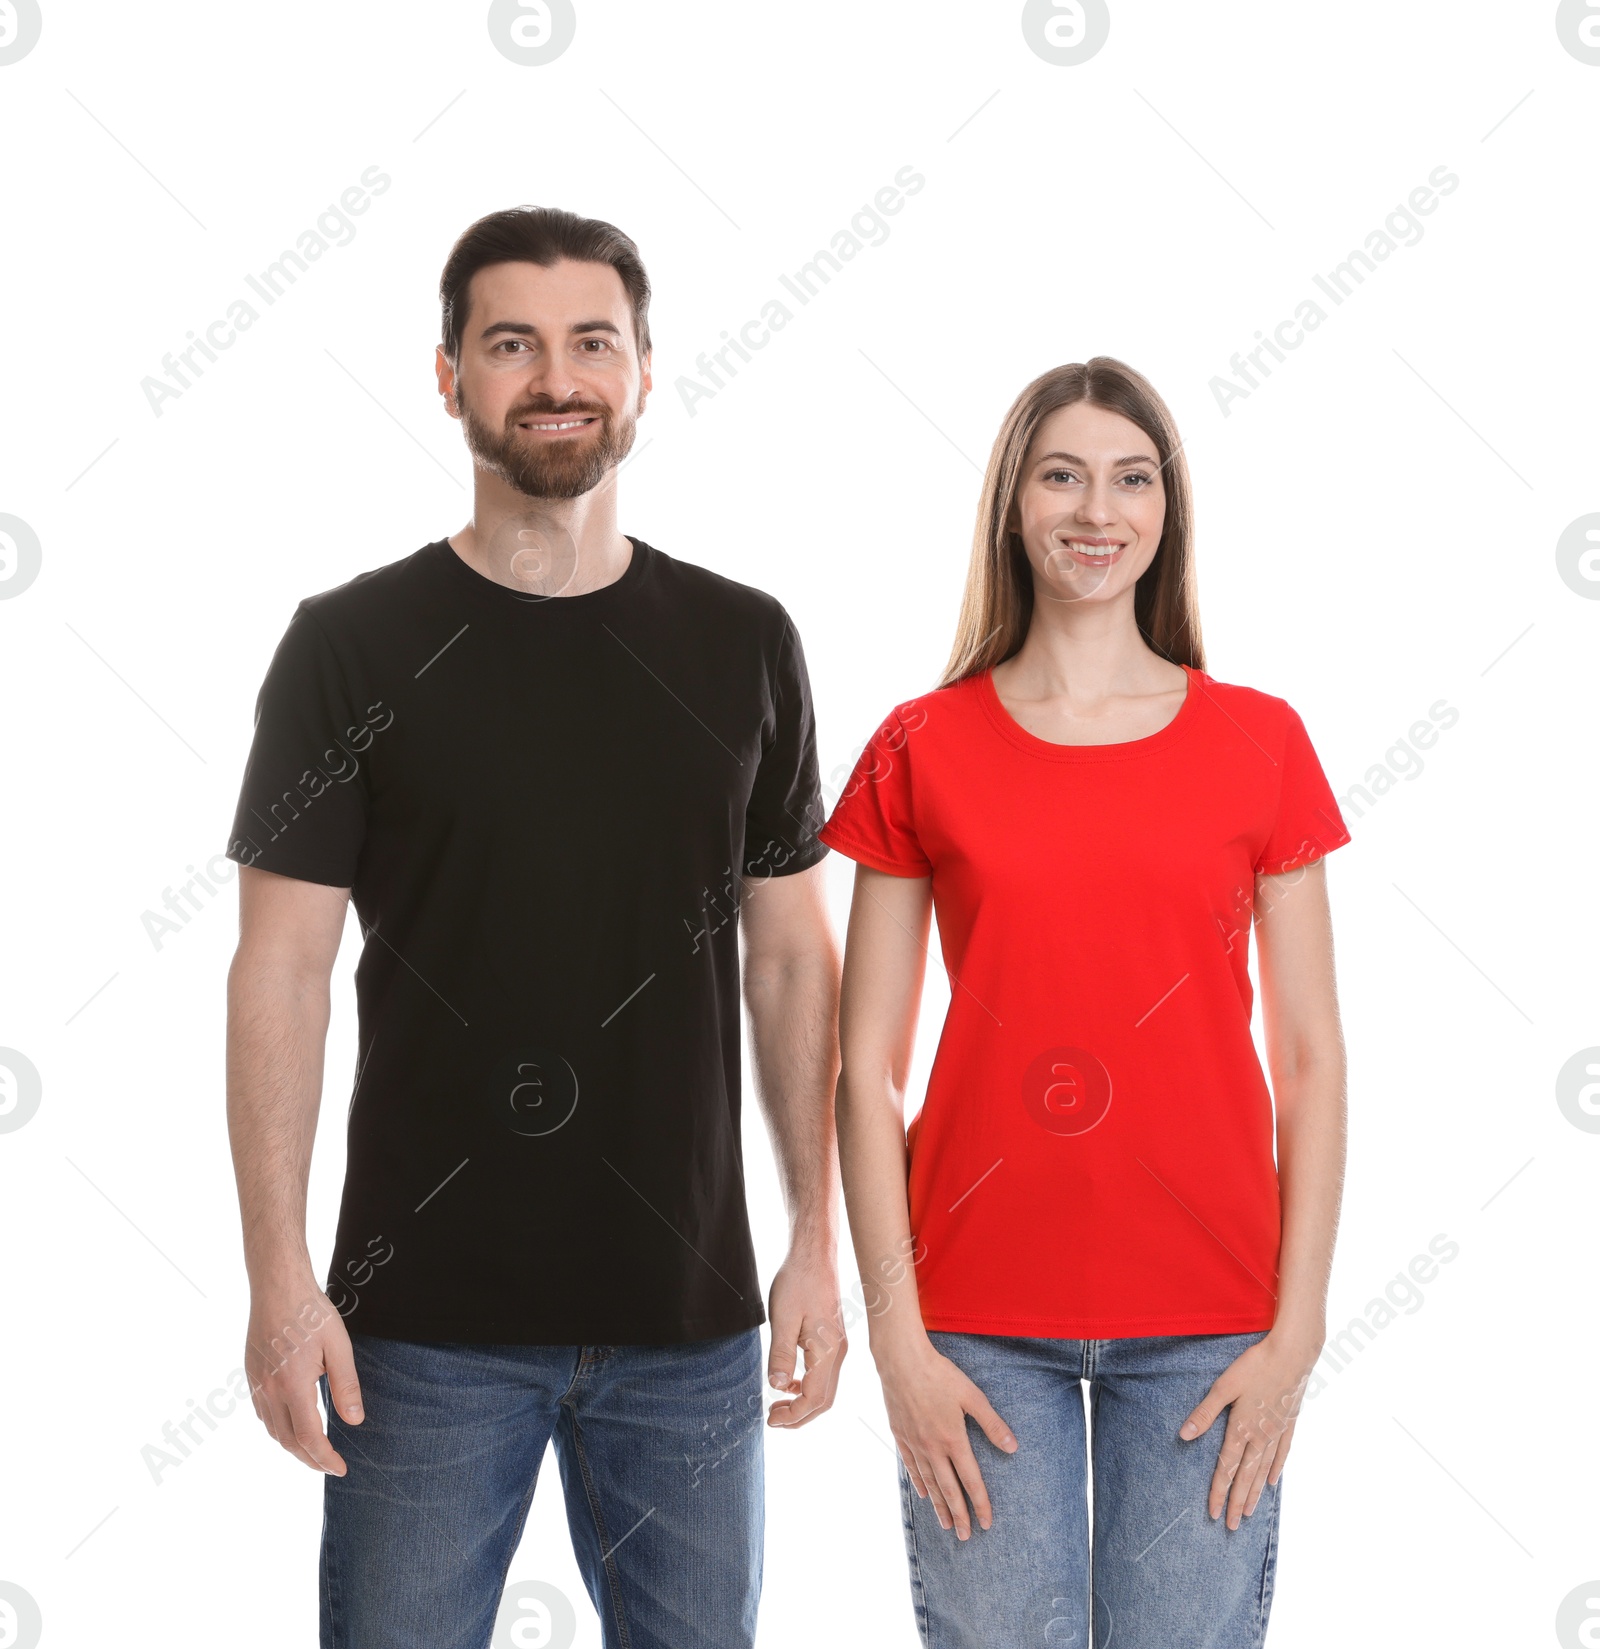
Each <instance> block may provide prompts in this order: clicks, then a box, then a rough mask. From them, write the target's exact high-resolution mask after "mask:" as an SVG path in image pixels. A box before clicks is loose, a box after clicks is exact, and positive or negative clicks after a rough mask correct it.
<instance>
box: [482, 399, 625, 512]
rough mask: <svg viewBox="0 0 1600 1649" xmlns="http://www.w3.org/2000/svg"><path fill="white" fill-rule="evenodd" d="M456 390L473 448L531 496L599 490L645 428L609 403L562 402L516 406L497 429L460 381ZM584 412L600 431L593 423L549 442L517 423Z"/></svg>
mask: <svg viewBox="0 0 1600 1649" xmlns="http://www.w3.org/2000/svg"><path fill="white" fill-rule="evenodd" d="M455 394H456V409H457V411H459V412H460V414H461V427H462V430H463V433H464V434H465V436H466V440H467V450H468V451H469V452H470V453H471V454H472V456H473V457H474V458H475V459H476V460H477V461H478V463H480V464H482V465H483V467H484V468H485V469H486V470H489V471H491V472H492V473H493V474H495V475H498V476H499V477H500V478H501V480H503V481H505V482H507V483H508V484H509V485H511V486H513V487H515V488H516V489H517V491H518V492H520V493H524V494H526V495H527V496H528V497H529V498H579V497H581V496H582V495H583V494H584V493H586V492H593V491H594V489H595V488H596V487H598V486H599V485H600V483H601V482H602V481H603V480H604V479H605V476H606V472H607V471H608V470H609V469H611V468H612V467H613V466H614V465H616V464H620V463H621V462H622V460H623V459H624V458H626V457H627V456H628V453H629V452H630V451H631V450H632V448H633V438H634V435H635V434H636V433H637V431H638V427H639V426H638V420H637V419H636V418H635V417H634V416H633V415H632V414H629V415H628V416H627V417H626V418H624V419H623V421H622V422H621V423H620V424H615V423H613V422H612V417H611V409H610V408H609V407H606V406H601V405H600V404H598V403H587V402H577V403H574V404H570V405H566V406H559V407H558V406H520V407H516V408H514V409H513V410H512V411H510V412H508V413H507V414H506V423H505V428H504V429H503V430H501V431H499V432H498V433H497V432H496V431H494V430H491V429H490V428H489V427H488V425H487V424H485V423H483V422H482V420H481V419H479V417H478V416H477V414H476V413H475V412H474V411H473V410H472V407H471V406H470V404H469V403H468V402H467V400H466V397H465V396H464V395H463V394H462V393H461V386H460V384H459V383H457V385H456V392H455ZM580 416H582V417H594V418H597V419H599V424H598V430H599V433H598V435H595V434H594V428H595V426H591V429H590V431H589V432H588V433H587V434H586V435H584V436H581V437H579V438H578V439H576V440H574V439H573V438H572V437H570V436H568V437H566V438H564V439H562V440H559V441H551V442H550V443H549V444H548V445H546V444H545V442H544V438H543V437H541V436H537V435H529V434H528V433H526V432H525V431H523V430H520V429H518V428H517V420H518V419H520V418H528V417H540V418H549V417H557V418H575V417H580Z"/></svg>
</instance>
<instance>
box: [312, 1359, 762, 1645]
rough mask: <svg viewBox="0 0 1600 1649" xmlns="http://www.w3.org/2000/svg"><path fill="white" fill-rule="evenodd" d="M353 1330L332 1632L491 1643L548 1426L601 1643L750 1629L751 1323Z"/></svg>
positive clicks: (753, 1574) (757, 1468) (757, 1550)
mask: <svg viewBox="0 0 1600 1649" xmlns="http://www.w3.org/2000/svg"><path fill="white" fill-rule="evenodd" d="M351 1342H352V1344H353V1346H354V1348H355V1359H356V1372H357V1375H358V1377H359V1378H360V1381H361V1396H362V1403H363V1406H364V1408H365V1411H366V1418H365V1419H364V1420H363V1421H362V1422H361V1424H360V1425H357V1426H349V1425H346V1424H345V1423H344V1422H343V1421H342V1420H340V1418H339V1416H338V1414H337V1412H336V1411H334V1410H333V1409H332V1408H331V1406H329V1407H328V1434H329V1437H330V1439H331V1441H332V1443H333V1446H334V1447H335V1448H336V1449H338V1451H339V1452H340V1454H342V1455H343V1456H344V1459H345V1464H346V1466H347V1468H348V1470H347V1473H346V1475H345V1476H343V1477H333V1476H329V1477H327V1478H326V1479H325V1480H324V1501H323V1530H322V1580H321V1607H322V1637H321V1642H322V1649H485V1646H487V1645H488V1644H489V1642H490V1637H491V1633H492V1632H493V1630H494V1624H495V1614H496V1610H497V1608H498V1606H499V1603H500V1595H501V1590H502V1587H503V1586H504V1583H505V1578H506V1569H507V1566H508V1565H509V1564H510V1562H511V1558H512V1555H513V1554H514V1553H515V1551H516V1549H517V1543H518V1541H519V1540H520V1539H521V1536H522V1529H523V1523H524V1521H525V1519H526V1518H527V1514H528V1507H529V1505H530V1504H531V1503H532V1500H533V1491H534V1484H535V1481H536V1480H537V1477H538V1472H539V1464H540V1461H541V1460H542V1459H543V1456H544V1451H545V1445H546V1443H547V1442H549V1441H550V1440H551V1438H552V1437H553V1438H554V1441H555V1451H556V1460H557V1463H558V1465H559V1467H560V1470H561V1481H562V1487H563V1489H564V1490H565V1493H566V1502H567V1522H568V1526H569V1528H570V1529H571V1532H572V1543H573V1548H574V1550H575V1552H576V1554H577V1559H578V1564H579V1567H580V1568H581V1570H582V1572H583V1576H584V1582H585V1584H586V1585H587V1587H588V1590H589V1596H590V1598H591V1600H592V1601H593V1603H594V1606H595V1608H596V1610H597V1611H598V1613H599V1616H600V1621H601V1629H602V1635H603V1641H604V1643H605V1645H606V1649H741V1646H748V1645H750V1644H751V1643H753V1641H754V1638H755V1626H756V1604H757V1600H758V1598H759V1596H760V1591H761V1556H762V1531H763V1504H762V1502H763V1446H764V1436H763V1434H764V1430H765V1416H764V1414H763V1407H762V1397H761V1380H762V1370H763V1359H762V1353H761V1335H760V1331H759V1330H757V1329H747V1330H744V1331H742V1332H740V1333H738V1334H734V1335H730V1336H728V1337H726V1338H721V1339H715V1340H698V1341H689V1342H686V1343H684V1344H679V1345H655V1346H650V1345H621V1346H522V1345H439V1344H423V1343H420V1342H416V1341H409V1340H391V1339H379V1338H375V1337H373V1336H370V1335H360V1334H357V1335H352V1336H351ZM321 1386H322V1396H323V1402H324V1404H325V1405H326V1404H327V1399H328V1387H327V1380H326V1377H324V1379H323V1380H322V1382H321ZM527 1630H528V1628H527V1627H525V1628H524V1631H523V1633H522V1635H521V1636H513V1637H509V1638H508V1639H507V1641H512V1642H516V1641H532V1640H531V1639H528V1638H527V1637H526V1631H527Z"/></svg>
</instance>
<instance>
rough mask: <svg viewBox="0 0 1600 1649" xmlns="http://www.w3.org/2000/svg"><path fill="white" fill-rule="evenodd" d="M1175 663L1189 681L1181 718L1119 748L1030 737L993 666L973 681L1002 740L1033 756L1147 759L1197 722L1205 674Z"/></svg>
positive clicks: (1181, 705) (1071, 758)
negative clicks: (1009, 707) (1010, 707)
mask: <svg viewBox="0 0 1600 1649" xmlns="http://www.w3.org/2000/svg"><path fill="white" fill-rule="evenodd" d="M1174 662H1176V663H1178V664H1179V667H1180V668H1181V669H1182V670H1183V672H1184V674H1185V675H1186V676H1187V677H1188V678H1189V683H1188V688H1187V690H1186V691H1185V693H1184V695H1183V703H1182V704H1180V705H1179V706H1178V713H1177V715H1175V716H1174V717H1173V718H1172V720H1171V721H1169V722H1168V723H1167V725H1166V726H1165V727H1162V728H1158V729H1157V730H1156V731H1155V732H1154V733H1150V734H1147V735H1146V736H1145V737H1144V738H1142V739H1123V740H1120V741H1118V742H1117V743H1115V744H1055V743H1053V742H1052V741H1051V740H1049V739H1041V738H1040V737H1039V736H1038V734H1037V733H1030V732H1029V731H1028V729H1027V728H1026V727H1024V726H1023V725H1022V723H1021V722H1019V721H1018V720H1017V719H1016V717H1015V716H1013V715H1012V714H1011V712H1010V711H1009V710H1007V709H1006V707H1005V705H1004V704H1002V703H1001V701H1000V694H999V691H998V690H997V689H996V687H995V684H994V667H993V665H991V666H990V667H989V668H988V669H987V670H980V671H978V673H977V674H976V675H974V676H973V677H972V681H973V684H974V689H975V691H976V692H977V695H978V702H979V703H980V704H982V706H983V708H984V710H985V712H986V713H987V714H988V717H989V720H990V721H991V722H992V723H993V724H994V726H995V728H996V730H997V731H998V732H999V733H1000V735H1001V737H1002V738H1004V739H1006V740H1007V741H1008V742H1009V743H1011V744H1014V745H1016V747H1017V748H1018V749H1019V750H1026V751H1027V752H1028V753H1029V754H1030V755H1034V756H1043V757H1045V758H1046V759H1047V760H1049V761H1069V762H1070V761H1118V760H1121V759H1123V758H1125V757H1128V756H1147V755H1152V754H1154V753H1155V752H1156V751H1159V750H1164V749H1166V748H1167V746H1169V745H1171V744H1173V743H1174V742H1175V741H1176V740H1178V739H1180V738H1182V737H1183V735H1184V734H1185V733H1186V732H1187V731H1188V729H1189V726H1190V724H1191V723H1192V722H1193V720H1194V716H1195V708H1196V705H1197V704H1198V702H1199V699H1200V693H1201V691H1202V689H1201V685H1200V683H1201V680H1202V679H1203V677H1204V675H1205V672H1204V671H1203V670H1196V669H1194V668H1192V667H1191V666H1190V665H1187V664H1183V663H1182V661H1181V660H1175V661H1174Z"/></svg>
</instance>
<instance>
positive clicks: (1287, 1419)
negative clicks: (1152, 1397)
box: [1178, 1330, 1322, 1529]
mask: <svg viewBox="0 0 1600 1649" xmlns="http://www.w3.org/2000/svg"><path fill="white" fill-rule="evenodd" d="M1321 1352H1322V1341H1321V1339H1320V1338H1317V1339H1311V1338H1308V1337H1306V1336H1303V1335H1291V1334H1281V1335H1280V1334H1279V1332H1278V1331H1277V1330H1274V1331H1272V1332H1271V1333H1269V1334H1268V1335H1267V1337H1266V1338H1265V1339H1264V1340H1258V1341H1256V1343H1255V1344H1254V1345H1253V1346H1249V1347H1247V1348H1246V1349H1245V1350H1244V1351H1243V1352H1241V1353H1240V1355H1239V1356H1238V1357H1236V1358H1235V1359H1234V1360H1233V1361H1232V1362H1231V1363H1229V1364H1228V1366H1227V1367H1226V1368H1225V1369H1224V1370H1223V1371H1222V1373H1221V1374H1219V1375H1218V1376H1217V1378H1216V1380H1215V1381H1214V1382H1213V1384H1212V1387H1211V1390H1210V1391H1208V1392H1207V1393H1206V1395H1205V1400H1204V1401H1203V1402H1202V1403H1201V1404H1200V1405H1199V1406H1198V1407H1197V1408H1196V1409H1195V1410H1194V1411H1193V1412H1192V1413H1191V1414H1190V1415H1189V1418H1188V1419H1187V1420H1185V1421H1184V1423H1183V1425H1182V1426H1181V1427H1180V1428H1179V1431H1178V1435H1179V1437H1181V1438H1183V1439H1184V1440H1185V1441H1188V1440H1191V1439H1193V1438H1196V1437H1202V1436H1204V1435H1205V1434H1206V1433H1207V1432H1208V1431H1210V1429H1211V1427H1212V1426H1213V1424H1215V1422H1216V1418H1217V1416H1218V1415H1219V1414H1221V1413H1222V1411H1223V1410H1224V1409H1228V1410H1229V1411H1230V1412H1229V1415H1228V1425H1227V1429H1226V1431H1225V1432H1224V1434H1223V1439H1222V1448H1221V1450H1220V1452H1219V1453H1218V1455H1217V1469H1216V1471H1215V1472H1214V1473H1213V1474H1212V1478H1211V1496H1210V1499H1209V1501H1208V1503H1207V1509H1208V1510H1209V1512H1210V1514H1211V1516H1212V1517H1213V1518H1215V1517H1217V1516H1219V1515H1220V1514H1221V1512H1222V1508H1223V1504H1224V1502H1226V1504H1227V1508H1228V1527H1229V1528H1230V1529H1237V1528H1238V1527H1239V1523H1240V1520H1241V1519H1242V1518H1246V1517H1249V1516H1250V1515H1251V1514H1252V1513H1253V1512H1254V1511H1255V1509H1256V1502H1257V1501H1258V1500H1260V1498H1261V1492H1262V1490H1263V1489H1265V1488H1266V1487H1267V1485H1268V1484H1269V1483H1276V1482H1277V1481H1278V1479H1279V1478H1280V1477H1282V1476H1283V1468H1284V1464H1285V1463H1286V1462H1287V1460H1288V1458H1289V1444H1290V1442H1291V1441H1292V1439H1293V1437H1294V1427H1295V1419H1296V1417H1297V1415H1298V1414H1299V1411H1300V1402H1301V1399H1302V1397H1303V1396H1304V1395H1305V1389H1306V1383H1307V1382H1308V1381H1309V1380H1310V1378H1311V1370H1312V1368H1313V1367H1314V1366H1315V1364H1316V1361H1317V1358H1318V1357H1319V1356H1320V1355H1321Z"/></svg>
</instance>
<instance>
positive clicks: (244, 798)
mask: <svg viewBox="0 0 1600 1649" xmlns="http://www.w3.org/2000/svg"><path fill="white" fill-rule="evenodd" d="M385 713H388V714H391V715H392V712H385V710H384V707H382V706H377V707H375V708H374V714H375V715H376V716H377V717H378V718H379V723H380V725H381V719H382V717H383V716H384V714H385ZM376 730H377V728H376V727H375V726H374V724H373V720H372V716H370V715H369V714H368V713H367V712H366V711H365V710H358V709H357V707H356V705H355V704H354V702H353V699H352V696H351V693H350V691H349V688H348V685H347V684H346V681H345V677H344V672H343V671H342V670H341V668H340V665H339V660H338V657H337V656H336V654H335V653H334V650H333V647H332V645H331V643H330V642H329V640H328V638H327V636H326V634H325V633H324V632H323V629H322V626H321V625H320V624H319V623H318V622H317V620H316V619H315V618H314V617H313V616H312V613H311V611H310V609H309V608H308V607H307V606H306V605H305V603H304V602H302V603H301V604H300V606H299V607H298V608H296V609H295V614H294V617H293V618H292V619H290V621H289V627H288V629H287V630H285V631H284V633H283V639H282V640H281V641H280V642H279V643H278V648H277V651H276V652H275V653H274V654H273V655H272V663H271V664H270V665H269V666H268V667H267V674H266V678H265V680H264V681H263V682H262V684H261V691H260V692H259V693H258V694H257V696H256V725H255V736H254V738H253V739H252V740H251V744H250V755H249V758H248V759H247V761H246V762H245V770H244V781H243V784H242V785H241V786H240V790H239V804H238V807H237V808H236V809H235V811H234V816H233V832H232V835H231V837H230V838H229V842H228V854H227V856H228V857H229V858H230V859H233V860H235V861H236V862H237V863H239V864H241V865H254V866H256V867H257V868H258V869H261V870H270V871H274V872H275V873H276V874H277V875H279V876H293V877H296V878H297V879H298V880H300V881H303V882H321V883H324V884H326V885H327V886H329V887H351V886H353V885H354V882H355V877H356V867H357V864H358V862H359V860H360V857H361V847H362V843H363V841H364V840H365V838H366V830H367V806H368V776H367V772H366V765H367V763H366V757H365V751H366V750H367V748H368V746H369V745H370V744H371V743H372V739H373V734H374V732H375V731H376Z"/></svg>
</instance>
